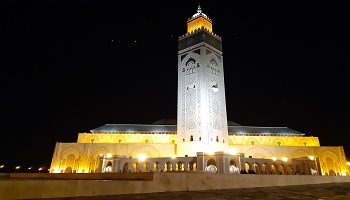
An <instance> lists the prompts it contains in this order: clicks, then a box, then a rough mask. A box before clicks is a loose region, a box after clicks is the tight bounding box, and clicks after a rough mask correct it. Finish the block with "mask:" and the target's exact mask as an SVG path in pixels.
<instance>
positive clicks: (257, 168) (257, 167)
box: [253, 163, 261, 174]
mask: <svg viewBox="0 0 350 200" xmlns="http://www.w3.org/2000/svg"><path fill="white" fill-rule="evenodd" d="M253 171H254V173H255V174H261V170H260V166H259V164H258V163H254V164H253Z"/></svg>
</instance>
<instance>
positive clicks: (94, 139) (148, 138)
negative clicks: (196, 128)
mask: <svg viewBox="0 0 350 200" xmlns="http://www.w3.org/2000/svg"><path fill="white" fill-rule="evenodd" d="M176 140H177V135H176V133H174V134H158V133H153V134H152V132H150V134H141V133H132V134H125V133H119V134H92V133H79V135H78V141H77V142H78V143H108V144H109V143H113V144H118V143H120V144H174V143H176V142H177V141H176Z"/></svg>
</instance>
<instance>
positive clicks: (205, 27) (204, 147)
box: [177, 6, 229, 156]
mask: <svg viewBox="0 0 350 200" xmlns="http://www.w3.org/2000/svg"><path fill="white" fill-rule="evenodd" d="M177 98H178V106H177V109H178V110H177V137H178V141H177V144H178V145H177V155H178V156H184V155H188V156H196V153H197V152H215V151H223V150H225V149H227V148H228V146H229V141H228V130H227V114H226V101H225V87H224V69H223V56H222V42H221V37H219V36H218V35H216V34H214V33H213V32H212V20H211V19H210V18H209V17H208V16H207V15H205V14H204V13H203V12H202V9H201V7H200V6H198V9H197V13H195V14H194V15H193V16H192V17H191V18H189V19H188V20H187V33H186V34H184V35H182V36H180V37H179V43H178V97H177Z"/></svg>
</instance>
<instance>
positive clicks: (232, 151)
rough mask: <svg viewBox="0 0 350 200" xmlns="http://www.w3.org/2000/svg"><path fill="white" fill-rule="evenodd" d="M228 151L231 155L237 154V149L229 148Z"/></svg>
mask: <svg viewBox="0 0 350 200" xmlns="http://www.w3.org/2000/svg"><path fill="white" fill-rule="evenodd" d="M229 153H230V154H231V155H236V154H237V150H236V149H230V151H229Z"/></svg>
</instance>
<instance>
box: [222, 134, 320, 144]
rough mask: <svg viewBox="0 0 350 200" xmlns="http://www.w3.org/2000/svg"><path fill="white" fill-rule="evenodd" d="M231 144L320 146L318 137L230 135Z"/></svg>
mask: <svg viewBox="0 0 350 200" xmlns="http://www.w3.org/2000/svg"><path fill="white" fill-rule="evenodd" d="M229 142H230V143H229V144H230V145H261V146H262V145H266V146H320V142H319V140H318V137H283V136H236V135H230V136H229Z"/></svg>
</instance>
